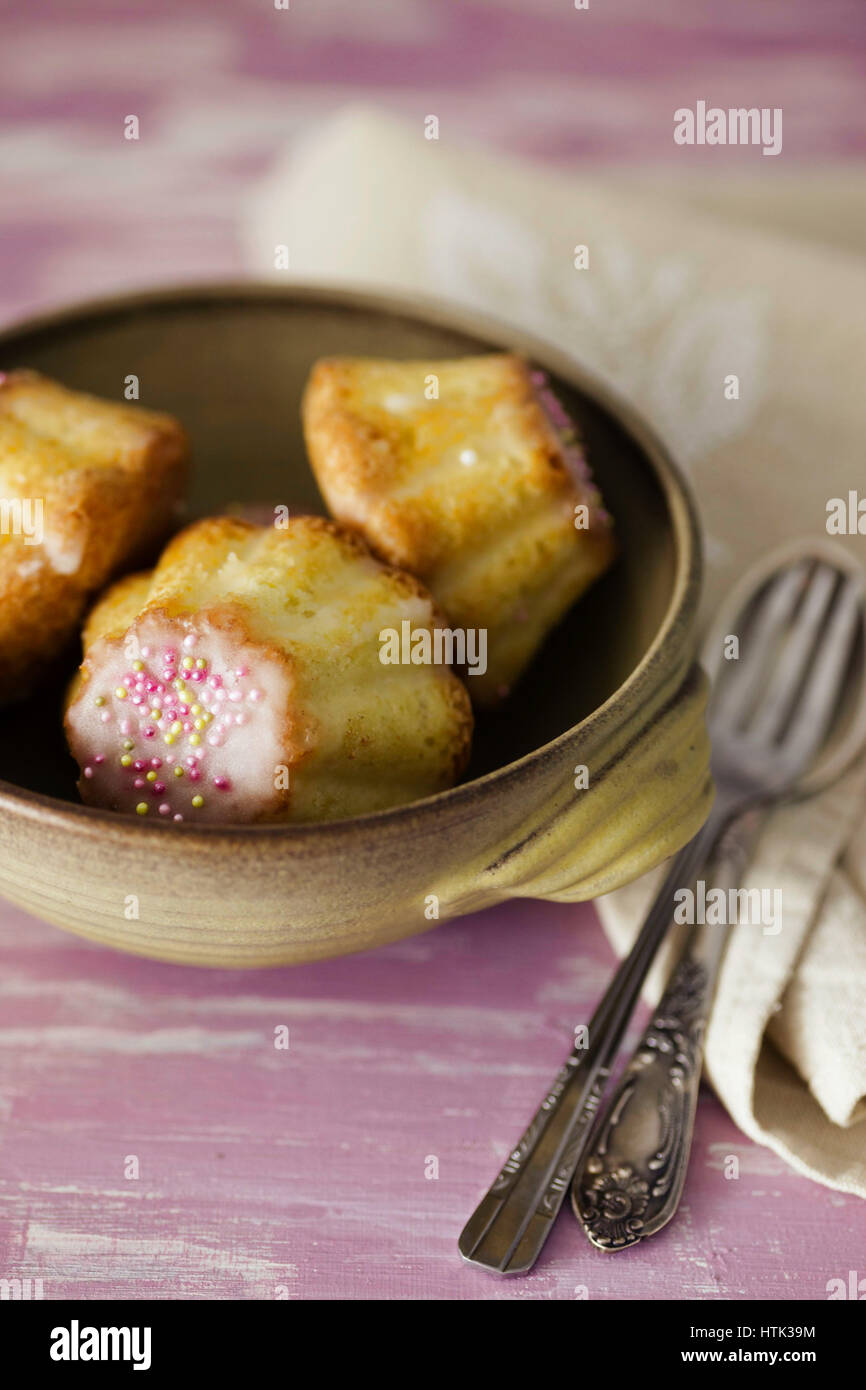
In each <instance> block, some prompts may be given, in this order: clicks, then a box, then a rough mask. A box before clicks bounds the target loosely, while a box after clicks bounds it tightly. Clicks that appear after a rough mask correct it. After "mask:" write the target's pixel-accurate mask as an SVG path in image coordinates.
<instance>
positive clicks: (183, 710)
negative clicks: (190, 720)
mask: <svg viewBox="0 0 866 1390" xmlns="http://www.w3.org/2000/svg"><path fill="white" fill-rule="evenodd" d="M179 713H180V714H189V705H181V707H180V710H179Z"/></svg>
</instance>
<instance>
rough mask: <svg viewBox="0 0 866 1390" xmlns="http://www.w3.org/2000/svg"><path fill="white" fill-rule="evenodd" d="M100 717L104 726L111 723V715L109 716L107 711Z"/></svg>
mask: <svg viewBox="0 0 866 1390" xmlns="http://www.w3.org/2000/svg"><path fill="white" fill-rule="evenodd" d="M99 717H100V719H101V720H102V722H103V724H110V723H111V715H110V714H109V712H108V710H107V709H106V710H103V712H102V714H101V715H100V716H99Z"/></svg>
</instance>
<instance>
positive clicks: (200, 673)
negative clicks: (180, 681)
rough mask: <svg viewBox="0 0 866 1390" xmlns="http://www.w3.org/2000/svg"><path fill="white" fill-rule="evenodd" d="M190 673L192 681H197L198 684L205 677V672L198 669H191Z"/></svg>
mask: <svg viewBox="0 0 866 1390" xmlns="http://www.w3.org/2000/svg"><path fill="white" fill-rule="evenodd" d="M190 675H191V676H192V678H193V680H194V681H197V682H198V683H199V684H201V682H202V681H203V680H204V679H205V673H204V671H199V670H195V671H191V672H190Z"/></svg>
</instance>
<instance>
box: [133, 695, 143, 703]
mask: <svg viewBox="0 0 866 1390" xmlns="http://www.w3.org/2000/svg"><path fill="white" fill-rule="evenodd" d="M132 703H133V704H134V705H143V704H144V696H143V695H133V697H132Z"/></svg>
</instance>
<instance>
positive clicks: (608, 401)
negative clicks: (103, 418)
mask: <svg viewBox="0 0 866 1390" xmlns="http://www.w3.org/2000/svg"><path fill="white" fill-rule="evenodd" d="M266 299H274V300H282V301H288V302H290V301H293V300H294V301H301V302H303V303H308V304H315V303H321V304H324V305H326V306H329V307H330V306H333V307H335V308H342V309H349V310H353V309H357V310H360V311H362V312H368V313H369V312H374V313H379V314H385V315H388V314H390V315H393V316H394V317H397V318H403V319H409V320H415V321H416V322H421V323H426V324H429V325H431V326H433V327H438V328H442V329H445V330H448V331H451V332H456V333H462V334H465V335H466V336H469V337H473V338H477V339H480V340H481V341H482V342H484V343H488V344H489V348H490V350H491V351H494V352H495V351H500V352H502V351H516V352H518V353H520V354H521V355H523V356H526V357H528V358H529V359H530V360H531V361H532V363H533V365H537V366H538V367H540V368H541V369H542V370H543V371H548V372H550V373H551V374H553V375H554V376H558V377H560V378H562V379H563V380H564V381H566V382H567V383H568V384H569V385H570V386H573V387H576V388H577V389H578V390H579V391H581V392H582V393H583V394H584V395H587V396H590V397H591V398H592V399H593V401H594V402H596V403H597V404H598V405H600V406H601V407H602V409H603V410H605V411H606V412H607V413H608V414H609V415H611V416H612V417H613V418H614V419H615V421H616V423H617V424H618V425H619V426H620V427H621V428H622V429H623V430H624V431H625V433H626V434H627V435H629V437H630V438H631V440H632V441H633V442H634V443H635V444H636V446H637V447H638V449H639V450H640V451H641V453H642V454H643V455H644V456H645V457H646V459H647V460H648V462H649V464H650V466H651V468H652V470H653V473H654V475H655V477H656V480H657V481H658V483H659V485H660V487H661V491H662V495H663V497H664V501H665V505H666V508H667V512H668V515H669V517H670V520H671V528H672V532H673V538H674V551H675V569H674V576H673V588H672V592H671V597H670V601H669V603H668V606H667V609H666V611H665V613H664V616H663V618H662V620H661V623H660V624H659V627H658V630H657V631H656V633H655V636H654V637H653V639H652V641H651V642H650V644H649V646H648V647H647V649H646V651H645V652H644V654H643V656H642V657H641V659H640V661H639V662H638V663H637V665H636V666H635V667H634V669H633V670H632V671H630V672H629V674H628V675H627V676H626V678H625V680H624V681H623V682H622V683H621V684H620V685H618V686H617V688H616V689H615V690H613V691H611V693H610V695H609V696H608V697H607V699H606V700H604V701H603V703H602V704H600V705H598V706H597V707H596V708H595V709H593V710H591V711H590V712H589V714H587V715H585V716H584V718H583V719H581V720H579V721H578V723H576V724H573V725H571V726H570V727H569V728H568V729H566V730H564V731H563V733H561V734H557V735H556V737H555V738H553V739H551V740H549V741H548V742H547V743H543V744H540V745H539V747H538V748H533V749H532V750H531V751H530V752H528V753H524V754H522V755H521V757H519V758H516V759H515V760H514V761H513V762H510V763H505V764H504V765H503V766H502V767H497V768H494V769H493V770H492V771H490V772H485V773H483V774H482V775H481V776H480V777H475V778H472V780H471V781H468V782H459V783H458V784H457V785H456V786H453V787H449V788H447V789H446V790H444V791H441V792H436V793H434V794H433V795H431V796H426V797H422V798H420V799H419V800H418V801H411V802H408V803H407V804H406V805H403V806H392V807H390V808H388V809H387V810H383V811H368V812H365V813H364V814H363V815H359V816H351V817H344V818H342V819H340V820H333V821H310V822H298V823H296V824H287V825H281V824H255V825H201V826H195V825H173V824H172V825H166V824H164V823H161V822H158V821H150V822H149V823H147V824H145V823H143V822H142V821H141V820H136V819H134V818H132V819H131V818H130V817H129V816H126V815H124V814H123V813H122V812H119V811H106V810H103V809H101V808H99V807H93V806H84V805H77V804H76V803H75V802H71V801H63V800H62V799H61V798H59V797H55V796H48V795H45V794H44V793H42V792H35V791H30V790H29V789H28V788H26V787H20V786H18V785H16V784H15V783H14V782H7V781H6V780H5V779H3V778H0V813H5V814H10V815H13V816H15V817H17V818H19V819H24V820H37V821H39V822H40V823H43V824H46V823H48V824H53V825H55V826H57V827H59V828H63V827H66V828H69V829H72V828H73V826H74V827H75V829H76V832H77V833H83V834H85V835H89V834H96V833H98V834H99V836H100V838H101V839H105V838H106V837H108V838H115V839H121V840H123V841H126V840H127V839H128V837H129V835H131V834H135V836H136V837H141V836H149V835H163V834H170V835H174V836H177V835H178V834H180V835H181V836H182V837H183V841H184V844H185V846H186V847H187V848H190V849H191V848H193V846H194V844H195V843H196V842H197V841H198V842H201V843H202V845H204V844H205V843H210V844H213V843H214V842H215V841H220V840H222V841H226V842H235V843H237V842H238V841H246V840H249V839H255V840H260V839H262V838H263V837H267V838H269V839H277V840H279V841H286V842H287V841H290V840H291V841H294V842H298V841H308V840H310V839H317V840H322V839H324V838H329V839H335V838H337V839H339V838H344V837H346V836H348V835H354V834H356V833H357V832H358V831H360V830H367V829H369V830H372V831H375V830H376V829H378V828H379V827H383V826H386V825H389V824H391V823H393V822H395V821H399V822H400V824H401V826H405V824H406V821H407V820H418V821H421V820H424V819H429V818H431V817H434V816H436V815H438V814H440V813H441V812H443V811H444V810H447V809H452V808H454V809H456V808H459V807H460V806H461V805H464V804H465V805H468V804H469V803H470V802H471V801H472V800H474V799H476V798H477V797H478V796H479V795H482V794H485V793H486V792H487V791H489V789H490V788H491V787H492V786H494V785H496V784H500V785H501V784H502V783H503V782H508V781H513V780H518V779H522V778H524V777H526V776H527V775H529V774H530V773H531V772H532V770H533V768H534V767H535V766H536V765H537V764H538V763H541V762H544V761H546V760H548V759H550V758H553V757H556V756H557V755H558V754H559V752H560V751H561V750H563V749H564V748H565V746H566V745H567V744H568V743H570V742H572V741H573V740H574V739H575V737H576V736H577V735H579V734H580V733H581V732H582V731H584V730H586V729H587V728H588V727H589V726H591V725H593V724H597V723H600V722H602V721H604V720H605V718H606V717H607V715H608V714H609V712H610V710H611V709H612V708H614V707H615V706H616V705H621V704H622V703H623V702H624V701H628V702H629V703H630V704H631V705H632V707H634V706H635V705H638V704H639V703H641V701H642V700H643V698H644V696H645V695H647V694H648V693H649V692H650V690H651V688H652V686H653V684H654V682H655V678H656V675H657V673H659V672H660V668H661V671H664V670H665V669H667V668H669V666H670V664H672V663H673V662H675V660H676V658H677V657H678V656H679V655H680V654H681V653H682V652H683V650H684V647H685V644H686V643H687V642H688V639H689V634H690V628H691V625H692V621H693V619H694V617H695V615H696V611H697V605H698V597H699V592H700V584H701V571H702V550H701V535H700V527H699V523H698V516H697V509H696V506H695V503H694V500H693V498H692V495H691V491H690V488H689V485H688V483H687V481H686V479H685V477H684V476H683V473H682V472H681V470H680V469H679V467H678V466H677V464H676V463H675V462H674V460H673V458H672V456H671V454H670V452H669V450H668V448H667V446H666V445H665V444H664V443H663V442H662V440H661V439H660V437H659V436H658V435H657V434H656V432H655V430H654V429H653V428H652V427H651V426H650V425H649V424H647V422H646V421H645V420H644V418H643V416H642V415H641V414H640V412H639V411H637V410H636V409H635V408H634V407H633V406H632V405H631V404H630V403H629V402H628V401H627V400H626V399H624V398H623V397H622V396H621V395H620V394H619V392H618V391H617V390H616V388H614V387H612V386H610V385H608V383H607V382H606V381H604V380H603V379H602V378H601V377H600V376H599V375H597V374H596V373H595V372H593V371H592V370H590V369H589V368H587V367H585V366H583V364H582V363H581V362H580V361H579V360H578V359H577V358H575V357H573V356H572V355H571V354H570V353H569V352H567V351H566V350H564V349H562V348H560V347H557V346H556V344H554V343H552V342H550V341H549V340H547V339H545V338H543V337H540V336H538V335H537V334H535V333H531V332H527V331H525V330H524V329H523V328H520V327H518V326H517V325H512V324H510V323H509V322H508V321H507V320H506V319H500V318H497V317H495V316H493V315H490V314H487V313H485V312H482V311H478V310H476V309H474V308H473V307H471V306H467V305H461V304H455V303H453V302H449V301H448V300H444V299H441V298H439V297H437V298H436V299H432V298H430V297H429V296H426V295H416V294H414V293H413V294H412V295H411V296H410V295H409V294H408V293H407V294H401V293H390V292H388V293H386V292H382V291H380V290H379V289H376V288H371V287H370V286H369V285H355V284H353V283H351V282H348V281H347V282H343V281H341V282H339V283H338V284H337V283H331V284H325V283H317V282H315V281H308V280H304V281H301V280H298V281H289V282H288V283H285V284H280V283H278V282H276V281H272V280H261V279H251V280H245V279H227V280H210V279H202V280H194V281H186V282H184V283H177V284H167V285H155V286H151V287H148V288H146V289H140V290H133V291H130V292H126V293H123V294H108V295H100V296H95V297H90V298H87V299H83V300H76V301H71V302H69V303H68V304H65V305H61V306H60V307H59V308H57V309H53V310H50V311H47V312H37V313H36V314H27V315H25V316H24V317H22V318H17V319H14V320H12V321H11V322H9V323H5V324H3V326H2V327H0V349H3V348H4V347H5V346H6V344H7V343H9V342H10V341H13V340H14V339H15V338H17V337H19V336H21V335H23V334H25V333H40V332H45V331H46V330H51V329H62V328H64V327H67V326H71V325H75V324H76V323H80V322H81V321H82V320H86V319H88V318H94V319H98V318H102V317H111V316H116V315H117V314H119V313H122V312H124V311H127V310H136V309H140V308H149V307H150V308H158V307H160V306H161V305H166V306H171V305H173V304H178V305H182V304H185V303H187V304H196V303H202V302H204V303H208V302H213V301H222V302H224V303H230V302H231V301H233V300H235V301H236V300H266ZM504 344H505V345H507V346H503V345H504Z"/></svg>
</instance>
